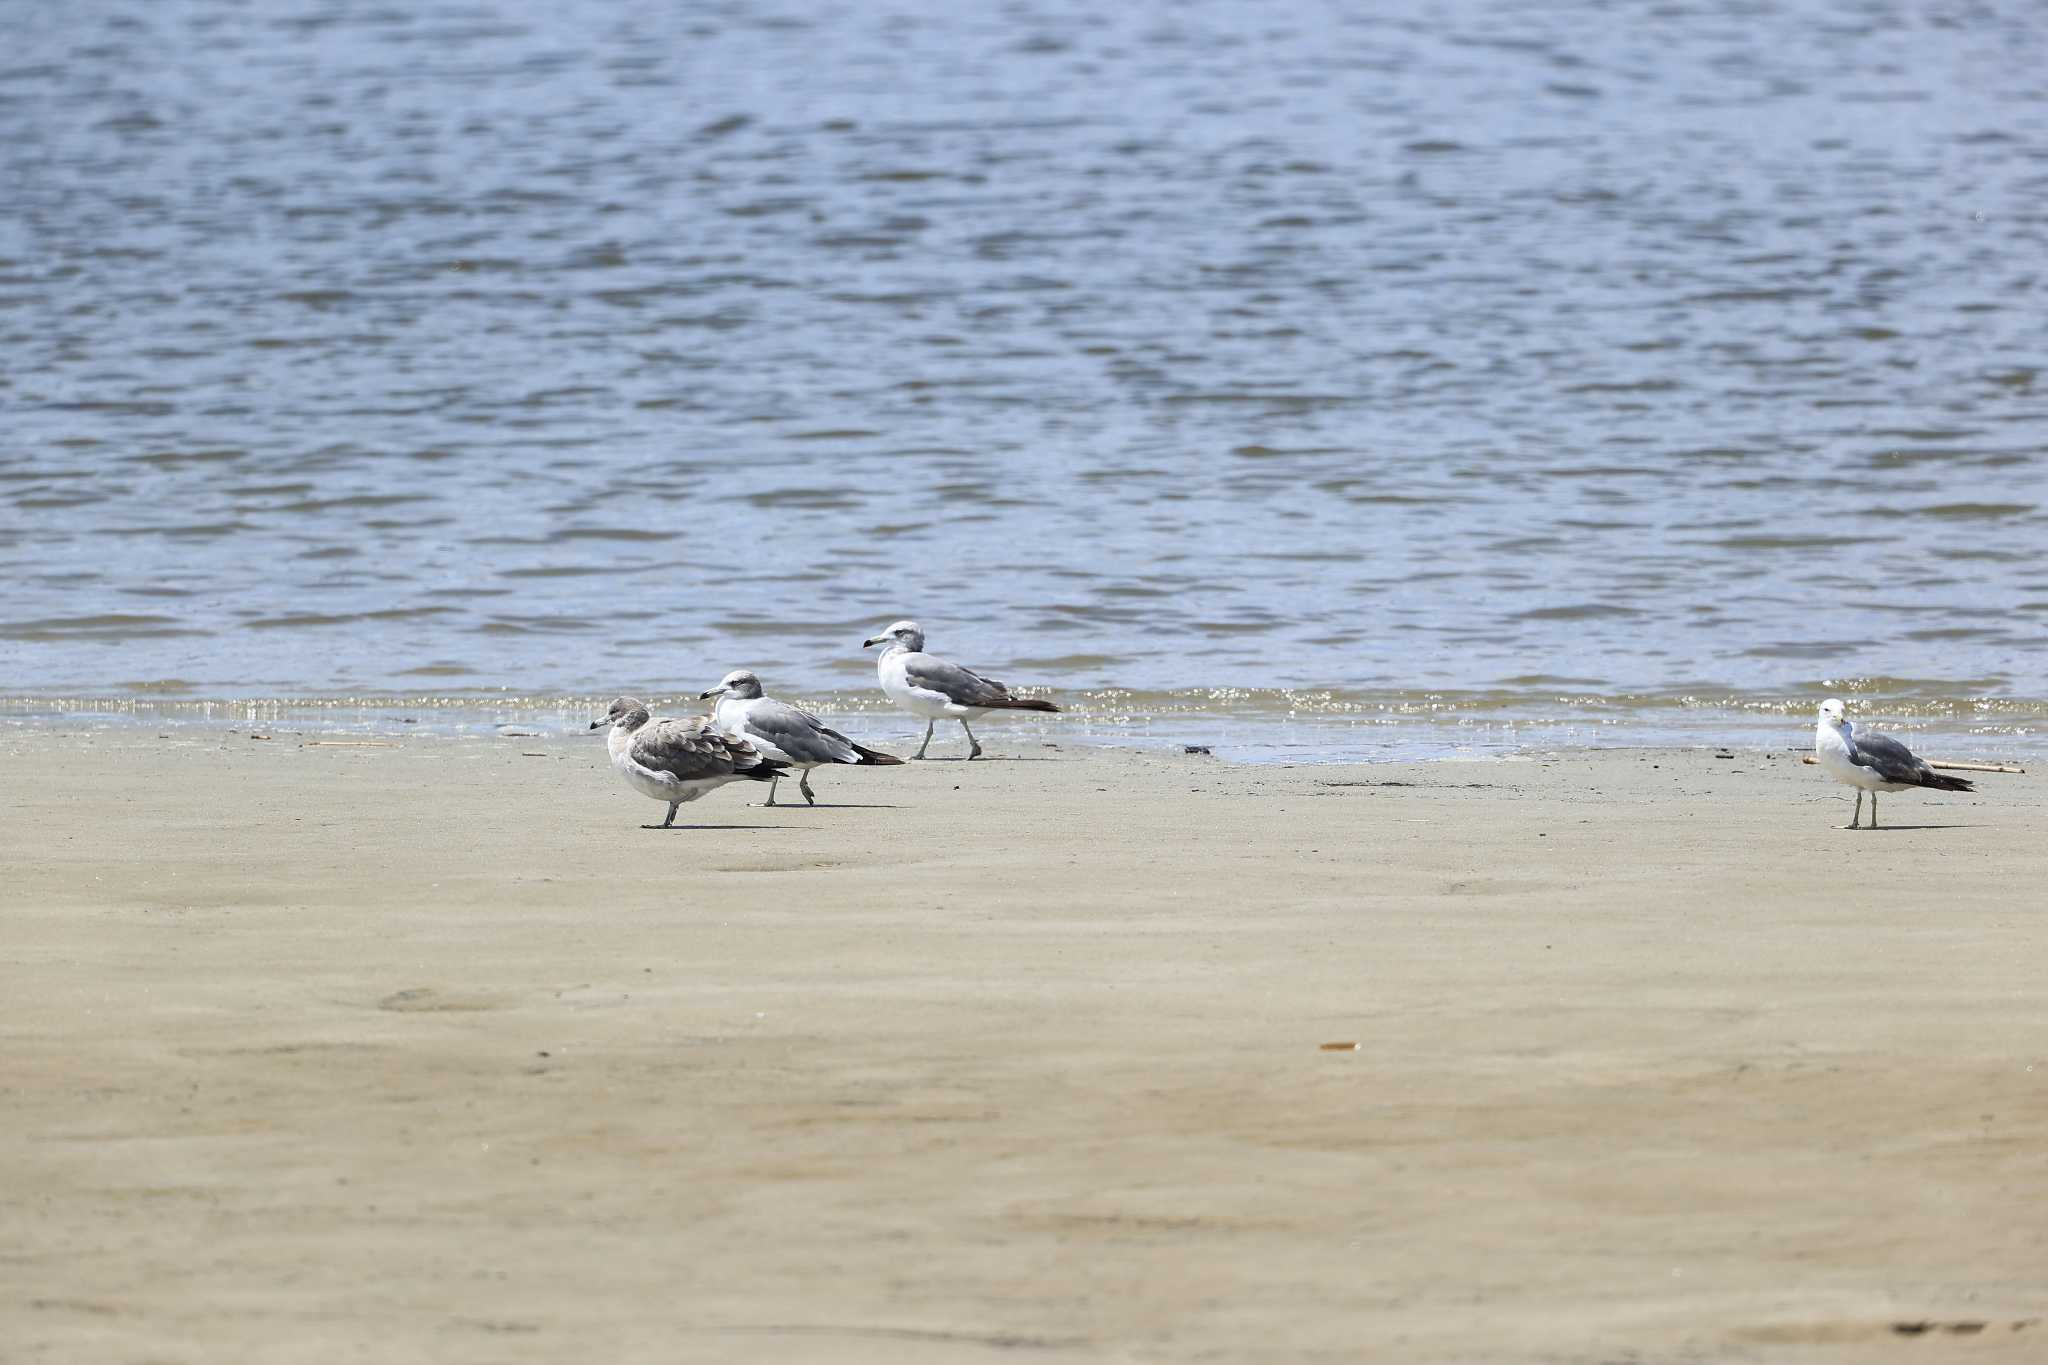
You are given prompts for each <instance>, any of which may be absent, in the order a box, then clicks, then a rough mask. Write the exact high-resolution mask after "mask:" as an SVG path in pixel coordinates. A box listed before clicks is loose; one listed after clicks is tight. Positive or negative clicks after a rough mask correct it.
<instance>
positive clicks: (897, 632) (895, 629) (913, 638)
mask: <svg viewBox="0 0 2048 1365" xmlns="http://www.w3.org/2000/svg"><path fill="white" fill-rule="evenodd" d="M886 644H898V645H901V646H903V647H904V648H905V649H909V650H920V649H923V648H924V632H923V631H922V630H919V629H918V627H917V622H915V621H898V622H897V623H896V624H895V625H893V626H891V627H889V628H888V629H887V630H885V631H883V632H882V633H881V634H880V635H873V636H870V637H868V638H867V639H865V640H862V641H861V642H860V647H861V648H862V649H868V648H871V647H873V646H875V645H886Z"/></svg>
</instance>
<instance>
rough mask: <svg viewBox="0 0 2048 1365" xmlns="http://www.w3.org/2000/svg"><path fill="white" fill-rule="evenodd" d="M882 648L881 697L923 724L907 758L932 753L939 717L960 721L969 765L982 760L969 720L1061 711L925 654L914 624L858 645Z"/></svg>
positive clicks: (878, 665)
mask: <svg viewBox="0 0 2048 1365" xmlns="http://www.w3.org/2000/svg"><path fill="white" fill-rule="evenodd" d="M885 643H886V644H887V645H888V646H889V647H888V648H887V649H885V650H883V651H882V657H881V658H880V659H878V660H877V661H876V662H875V672H876V674H877V675H878V676H879V677H880V678H881V680H882V691H883V692H884V693H885V694H886V695H887V696H888V698H889V700H890V701H893V702H895V703H896V705H898V706H899V707H901V708H902V709H903V710H905V711H908V712H909V713H910V714H911V715H913V716H923V717H924V718H925V721H924V743H923V744H920V745H918V746H917V752H916V753H914V754H912V755H911V757H912V758H923V757H924V751H925V750H926V749H927V748H929V747H931V742H932V726H934V725H936V724H937V723H938V721H939V718H940V717H942V716H943V717H949V718H951V719H953V720H957V721H959V722H960V728H961V729H963V730H967V756H968V757H969V758H970V759H974V758H980V757H981V745H980V743H979V742H978V741H976V739H975V738H974V731H972V730H969V729H968V728H967V722H968V720H969V718H972V719H975V720H980V719H981V718H982V717H983V716H985V715H987V714H988V713H989V712H991V711H1057V710H1059V709H1060V708H1059V707H1057V706H1054V705H1053V704H1052V703H1051V702H1049V701H1041V700H1039V699H1038V698H1037V697H1013V696H1011V695H1010V689H1009V688H1007V687H1005V686H1003V684H1001V683H999V682H997V681H996V680H995V679H994V678H984V677H982V676H981V675H980V674H979V673H976V672H975V671H973V670H972V669H968V668H962V667H961V666H960V665H959V664H956V663H949V662H947V661H946V660H944V659H941V658H940V657H939V656H938V655H936V654H927V653H925V652H924V632H923V631H922V630H920V629H918V625H917V622H915V621H898V622H897V623H896V624H895V625H893V626H891V627H889V628H888V629H887V630H885V631H883V632H882V633H881V634H880V635H877V636H874V637H873V638H872V639H868V640H863V641H861V648H862V649H866V648H868V647H869V646H870V645H879V644H885Z"/></svg>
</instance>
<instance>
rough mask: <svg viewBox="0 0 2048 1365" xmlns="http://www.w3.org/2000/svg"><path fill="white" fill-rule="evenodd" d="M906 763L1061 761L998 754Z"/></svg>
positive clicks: (909, 759)
mask: <svg viewBox="0 0 2048 1365" xmlns="http://www.w3.org/2000/svg"><path fill="white" fill-rule="evenodd" d="M903 761H904V762H905V763H1058V762H1059V761H1060V760H1059V759H1057V758H1054V757H1052V756H1051V755H1049V754H1048V755H1046V756H1045V757H1043V758H1040V757H1036V756H1031V755H1025V754H997V755H995V756H994V757H991V756H989V755H988V754H983V755H982V756H981V757H980V758H950V757H948V758H940V757H932V758H906V759H904V760H903Z"/></svg>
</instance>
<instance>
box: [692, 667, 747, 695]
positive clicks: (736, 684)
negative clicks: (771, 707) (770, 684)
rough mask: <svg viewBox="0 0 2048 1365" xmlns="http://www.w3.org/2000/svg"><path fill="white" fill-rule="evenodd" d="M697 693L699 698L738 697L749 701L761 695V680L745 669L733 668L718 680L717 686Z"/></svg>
mask: <svg viewBox="0 0 2048 1365" xmlns="http://www.w3.org/2000/svg"><path fill="white" fill-rule="evenodd" d="M697 695H698V696H699V697H700V698H703V697H738V698H739V699H740V700H742V701H750V700H752V699H753V698H755V697H758V696H760V695H761V680H760V679H759V678H757V677H755V676H754V675H753V673H751V672H750V671H748V670H747V669H744V668H735V669H734V670H733V671H732V672H730V673H728V674H726V675H725V676H724V677H722V678H720V679H719V680H718V686H716V687H714V688H712V689H711V690H710V691H709V692H700V693H698V694H697Z"/></svg>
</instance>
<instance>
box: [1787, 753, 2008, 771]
mask: <svg viewBox="0 0 2048 1365" xmlns="http://www.w3.org/2000/svg"><path fill="white" fill-rule="evenodd" d="M1799 761H1800V762H1801V763H1818V762H1819V761H1820V760H1819V759H1817V758H1815V757H1814V756H1813V755H1812V754H1805V755H1803V756H1801V758H1800V760H1799ZM1927 766H1928V767H1930V768H1933V769H1935V770H1937V771H1939V772H1945V773H2024V772H2025V771H2026V769H2025V768H2021V767H2018V766H2016V765H2014V764H2011V763H1963V762H1960V761H1958V760H1954V759H1943V760H1941V761H1939V762H1937V761H1935V760H1934V759H1929V760H1927Z"/></svg>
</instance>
